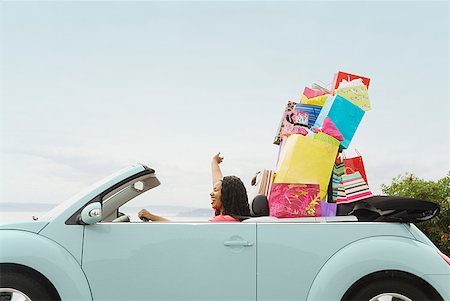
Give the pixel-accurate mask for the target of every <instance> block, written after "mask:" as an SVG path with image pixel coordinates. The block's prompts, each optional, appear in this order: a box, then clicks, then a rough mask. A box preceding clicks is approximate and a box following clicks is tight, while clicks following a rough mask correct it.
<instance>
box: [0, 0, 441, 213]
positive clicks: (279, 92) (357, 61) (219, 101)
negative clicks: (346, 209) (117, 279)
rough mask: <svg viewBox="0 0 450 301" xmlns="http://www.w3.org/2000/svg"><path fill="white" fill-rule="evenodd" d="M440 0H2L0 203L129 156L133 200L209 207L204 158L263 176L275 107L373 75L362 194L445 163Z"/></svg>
mask: <svg viewBox="0 0 450 301" xmlns="http://www.w3.org/2000/svg"><path fill="white" fill-rule="evenodd" d="M449 20H450V18H449V2H428V1H426V2H425V1H424V2H418V1H415V2H405V1H402V2H388V1H385V2H343V1H334V2H305V1H301V2H270V1H265V2H256V1H248V2H245V1H242V2H241V1H238V2H235V1H233V2H232V1H228V2H219V1H214V2H208V1H206V2H190V1H183V2H147V1H136V2H126V1H115V2H108V1H101V2H90V1H82V2H56V1H55V2H52V1H49V2H40V1H24V2H19V1H2V2H0V24H1V27H0V30H1V31H0V51H1V53H0V55H1V56H0V57H1V61H0V76H1V81H0V89H1V90H0V93H1V94H0V156H1V161H0V170H1V171H0V206H1V203H5V202H12V203H53V204H58V203H61V202H62V201H64V200H65V199H67V198H69V197H70V196H72V195H74V194H76V193H77V192H78V191H80V190H81V189H83V188H85V187H87V186H89V185H90V184H92V183H94V182H96V181H97V180H99V179H101V178H103V177H106V176H108V175H109V174H111V173H113V172H115V171H117V170H119V169H121V168H124V167H126V166H128V165H131V164H133V163H136V162H140V163H144V164H146V165H148V166H150V167H152V168H154V169H155V170H156V173H157V175H158V178H159V179H160V180H161V182H162V184H161V186H160V187H157V188H155V189H154V190H153V191H151V192H149V193H148V196H147V195H146V197H145V198H144V197H143V198H142V199H139V200H138V201H137V205H142V206H145V205H147V204H158V205H179V206H180V205H181V206H191V207H198V208H201V207H205V208H207V207H209V204H210V200H209V192H210V191H211V174H210V162H211V158H212V156H213V155H214V154H215V153H217V152H219V151H220V152H221V154H222V155H223V156H224V158H225V159H224V162H223V163H222V165H221V166H222V171H223V173H224V175H237V176H239V177H241V178H242V180H243V181H244V183H245V184H246V186H247V187H248V188H249V186H250V185H249V184H250V180H251V178H252V177H253V175H254V174H255V173H256V172H257V171H258V170H261V169H273V168H275V163H276V158H277V152H278V147H277V146H276V145H274V144H272V142H273V138H274V135H275V132H276V130H277V127H278V124H279V121H280V118H281V115H282V113H283V110H284V107H285V105H286V103H287V101H299V99H300V94H301V92H302V91H303V88H304V87H305V86H310V85H311V84H312V83H314V82H317V83H323V84H324V85H330V84H331V81H332V79H333V75H334V74H335V73H336V72H337V71H346V72H350V73H354V74H359V75H363V76H366V77H369V78H371V83H370V88H369V95H370V98H371V102H372V110H371V111H368V112H367V113H366V114H365V116H364V118H363V120H362V122H361V124H360V126H359V128H358V130H357V132H356V134H355V136H354V138H353V140H352V143H351V144H350V148H349V150H348V152H347V156H350V157H351V156H352V155H354V154H355V149H357V150H358V151H359V152H360V153H361V154H362V156H363V159H364V163H365V167H366V172H367V177H368V181H369V186H370V188H371V190H372V191H373V193H375V194H379V193H381V185H382V184H390V183H391V182H392V178H394V177H397V176H398V175H403V174H405V173H407V172H409V173H413V174H414V175H416V176H418V177H420V178H423V179H425V180H437V179H440V178H443V177H445V176H446V174H447V173H448V172H449V170H450V166H449V161H450V150H449V141H450V130H449V128H450V123H449V120H450V118H449V114H450V108H449V82H450V80H449V69H450V63H449V44H450V43H449V42H450V36H449V28H450V26H449V25H450V24H449V22H450V21H449Z"/></svg>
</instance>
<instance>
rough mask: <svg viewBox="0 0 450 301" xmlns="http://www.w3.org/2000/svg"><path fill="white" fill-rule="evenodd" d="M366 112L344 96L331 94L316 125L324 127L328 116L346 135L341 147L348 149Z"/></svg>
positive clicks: (343, 134)
mask: <svg viewBox="0 0 450 301" xmlns="http://www.w3.org/2000/svg"><path fill="white" fill-rule="evenodd" d="M364 113H365V112H364V110H363V109H361V108H360V107H358V106H357V105H354V104H353V103H351V102H350V101H348V100H347V99H345V98H344V97H342V96H339V95H336V96H329V97H328V99H327V101H326V102H325V104H324V106H323V108H322V110H321V111H320V114H319V116H317V119H316V122H315V124H314V126H315V127H319V128H320V127H322V124H323V121H324V119H325V117H327V116H328V117H329V118H330V119H331V120H332V121H333V123H334V125H335V126H336V127H337V128H338V130H339V131H340V132H341V134H342V136H344V141H342V142H341V146H340V147H341V148H342V149H346V148H348V146H349V144H350V142H351V141H352V138H353V136H354V135H355V132H356V129H357V128H358V126H359V124H360V122H361V120H362V118H363V116H364Z"/></svg>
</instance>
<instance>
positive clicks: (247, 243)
mask: <svg viewBox="0 0 450 301" xmlns="http://www.w3.org/2000/svg"><path fill="white" fill-rule="evenodd" d="M223 244H224V246H227V247H251V246H253V244H254V243H253V241H246V240H226V241H224V242H223Z"/></svg>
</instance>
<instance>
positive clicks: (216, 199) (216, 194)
mask: <svg viewBox="0 0 450 301" xmlns="http://www.w3.org/2000/svg"><path fill="white" fill-rule="evenodd" d="M221 192H222V181H218V182H217V183H216V184H214V187H213V191H212V192H211V193H210V194H209V196H210V197H211V207H212V208H213V209H214V210H219V211H222V210H223V207H222V201H221V199H220V197H221V195H222V193H221Z"/></svg>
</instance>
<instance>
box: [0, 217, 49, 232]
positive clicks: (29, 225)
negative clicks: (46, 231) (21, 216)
mask: <svg viewBox="0 0 450 301" xmlns="http://www.w3.org/2000/svg"><path fill="white" fill-rule="evenodd" d="M48 223H49V222H48V221H34V220H32V221H23V222H15V223H8V224H3V225H0V230H23V231H28V232H33V233H38V232H39V231H41V230H42V229H43V228H44V227H45V226H47V225H48Z"/></svg>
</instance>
